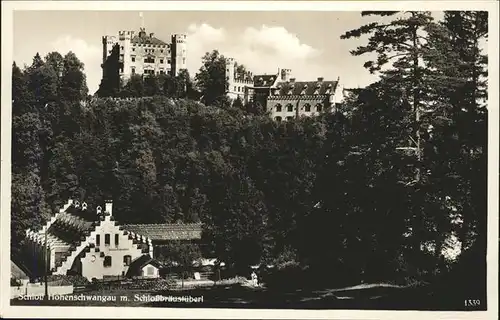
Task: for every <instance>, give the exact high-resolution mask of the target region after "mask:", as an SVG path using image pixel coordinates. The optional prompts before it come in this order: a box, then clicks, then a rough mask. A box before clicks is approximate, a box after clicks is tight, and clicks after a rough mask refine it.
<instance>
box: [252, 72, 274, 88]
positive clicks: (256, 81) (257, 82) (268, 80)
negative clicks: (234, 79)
mask: <svg viewBox="0 0 500 320" xmlns="http://www.w3.org/2000/svg"><path fill="white" fill-rule="evenodd" d="M277 78H278V75H276V74H263V75H256V76H253V85H254V87H270V86H272V85H273V84H274V83H275V82H276V79H277Z"/></svg>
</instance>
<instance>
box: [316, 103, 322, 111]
mask: <svg viewBox="0 0 500 320" xmlns="http://www.w3.org/2000/svg"><path fill="white" fill-rule="evenodd" d="M316 110H317V111H318V112H321V110H323V106H322V105H320V104H318V105H316Z"/></svg>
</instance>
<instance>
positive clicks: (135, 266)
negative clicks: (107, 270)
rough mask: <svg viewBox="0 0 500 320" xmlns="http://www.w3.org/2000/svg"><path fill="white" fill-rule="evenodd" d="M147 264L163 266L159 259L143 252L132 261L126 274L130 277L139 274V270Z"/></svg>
mask: <svg viewBox="0 0 500 320" xmlns="http://www.w3.org/2000/svg"><path fill="white" fill-rule="evenodd" d="M147 265H152V266H154V267H156V268H158V269H161V268H163V265H162V264H161V263H160V262H159V261H158V260H156V259H153V258H151V256H150V255H149V254H143V255H142V256H140V257H138V258H136V259H135V260H134V261H132V263H130V266H129V267H128V270H127V274H126V276H128V277H129V276H133V275H135V274H137V273H138V271H139V270H141V269H142V268H144V267H145V266H147Z"/></svg>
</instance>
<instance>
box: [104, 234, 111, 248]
mask: <svg viewBox="0 0 500 320" xmlns="http://www.w3.org/2000/svg"><path fill="white" fill-rule="evenodd" d="M110 243H111V235H110V234H109V233H106V234H105V235H104V245H105V246H109V244H110Z"/></svg>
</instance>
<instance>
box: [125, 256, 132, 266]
mask: <svg viewBox="0 0 500 320" xmlns="http://www.w3.org/2000/svg"><path fill="white" fill-rule="evenodd" d="M131 262H132V257H131V256H129V255H126V256H123V264H125V265H126V266H129V265H130V263H131Z"/></svg>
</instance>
